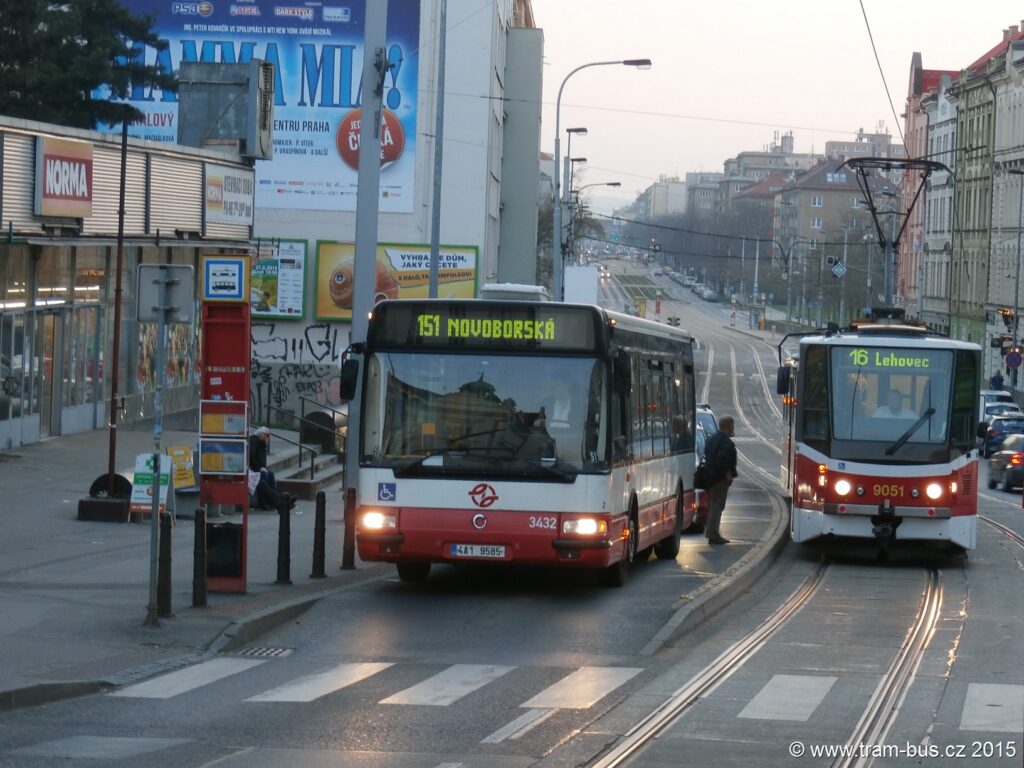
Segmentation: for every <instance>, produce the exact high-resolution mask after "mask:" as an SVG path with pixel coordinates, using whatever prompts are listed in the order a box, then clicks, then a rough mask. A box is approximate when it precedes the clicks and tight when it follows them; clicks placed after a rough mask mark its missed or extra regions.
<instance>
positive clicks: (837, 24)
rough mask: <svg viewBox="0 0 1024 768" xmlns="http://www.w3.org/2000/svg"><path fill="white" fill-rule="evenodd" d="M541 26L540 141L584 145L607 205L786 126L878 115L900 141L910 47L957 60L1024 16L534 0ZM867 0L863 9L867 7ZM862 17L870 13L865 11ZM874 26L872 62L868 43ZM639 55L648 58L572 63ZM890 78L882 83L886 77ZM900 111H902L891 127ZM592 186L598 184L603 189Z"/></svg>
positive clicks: (764, 141) (856, 123) (813, 138)
mask: <svg viewBox="0 0 1024 768" xmlns="http://www.w3.org/2000/svg"><path fill="white" fill-rule="evenodd" d="M532 4H533V13H534V18H535V21H536V24H537V27H539V28H541V29H542V30H543V32H544V70H543V72H544V107H543V116H542V125H541V150H542V151H544V152H552V151H553V150H554V137H555V111H556V109H555V105H556V102H557V97H558V90H559V86H561V85H562V83H563V82H564V83H565V86H564V89H563V91H562V100H561V109H560V128H561V131H562V137H561V150H560V151H561V155H562V156H563V157H564V155H565V153H566V134H565V129H566V128H576V127H585V128H587V135H586V136H574V137H573V139H572V146H571V150H572V154H573V155H574V156H577V157H580V156H583V157H586V158H587V163H586V166H582V165H577V166H576V167H577V170H578V171H579V170H580V169H581V168H585V170H583V173H582V181H579V180H578V181H577V182H576V186H577V187H578V186H579V185H580V184H592V183H600V182H606V181H618V182H621V184H622V187H621V188H619V189H612V188H600V187H598V188H595V189H590V190H588V191H587V192H586V193H584V194H585V195H589V200H590V202H591V205H592V208H593V209H594V210H595V212H598V213H605V214H609V213H611V209H612V207H614V206H619V205H623V204H625V203H628V202H631V201H632V200H634V199H635V198H636V195H637V194H638V193H639V192H641V191H643V190H644V189H646V188H647V187H648V186H650V185H651V184H652V183H654V182H655V181H657V180H658V177H659V176H663V175H664V176H678V177H679V178H680V180H683V178H684V176H685V174H686V173H687V172H688V171H700V170H703V171H721V170H722V163H723V162H724V161H725V160H727V159H728V158H730V157H735V156H736V155H737V154H738V153H739V152H742V151H745V150H755V151H756V150H762V149H766V148H767V147H768V146H769V145H770V144H771V143H772V142H773V141H775V139H776V135H779V136H781V135H782V134H783V133H785V132H787V131H792V133H793V137H794V145H795V146H794V149H795V151H796V152H821V151H823V150H824V148H825V142H826V141H829V140H833V139H838V140H850V139H852V138H854V137H855V135H856V132H857V130H858V129H859V128H863V129H865V130H867V131H872V132H873V131H874V130H875V129H876V128H877V126H878V125H879V124H880V123H881V124H882V125H883V131H884V130H888V132H889V133H891V134H892V136H893V140H894V141H897V142H898V141H900V130H902V128H903V123H902V119H900V118H897V117H894V115H893V112H894V110H893V108H892V107H890V104H889V99H888V98H887V96H886V83H887V84H888V88H889V93H890V94H891V96H892V103H893V105H894V106H895V113H896V115H899V114H901V113H902V112H903V109H904V107H905V104H906V96H907V86H908V81H909V75H910V60H911V56H912V55H913V54H914V52H915V51H917V52H920V53H921V56H922V63H923V65H924V67H925V68H926V69H941V70H955V71H959V70H960V69H962V68H963V67H966V66H967V65H969V64H971V63H972V62H973V61H975V60H976V59H977V58H979V57H980V56H981V55H982V54H983V53H985V52H986V51H988V50H989V49H990V48H992V47H993V46H995V45H996V44H998V43H999V42H1000V41H1001V40H1002V37H1003V30H1004V29H1006V28H1007V27H1009V26H1011V25H1014V24H1017V25H1019V24H1021V20H1022V19H1024V3H1021V2H1019V1H1017V2H1011V1H1010V0H975V2H963V0H959V1H957V0H774V2H767V1H766V0H711V1H710V2H708V1H706V0H618V1H617V2H612V0H532ZM862 8H863V11H862ZM865 15H866V16H867V23H866V22H865ZM869 25H870V30H871V35H873V37H874V42H875V46H876V48H877V51H878V59H879V61H880V62H881V72H880V70H879V65H878V63H876V60H875V54H874V52H873V50H872V44H871V37H870V36H869V33H868V26H869ZM635 58H648V59H651V61H652V67H651V68H650V69H648V70H638V69H635V68H633V67H624V66H617V65H615V66H598V67H588V68H586V69H583V70H581V71H579V72H577V73H575V74H573V75H572V76H571V77H570V78H569V79H568V80H565V78H566V76H567V75H569V73H570V72H571V71H572V70H573V69H575V68H576V67H578V66H580V65H581V64H587V63H590V62H596V61H609V60H622V59H635ZM883 74H884V78H885V82H884V83H883V78H882V76H883ZM897 121H899V124H898V125H897ZM597 193H600V194H597Z"/></svg>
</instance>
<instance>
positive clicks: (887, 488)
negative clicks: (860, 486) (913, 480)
mask: <svg viewBox="0 0 1024 768" xmlns="http://www.w3.org/2000/svg"><path fill="white" fill-rule="evenodd" d="M871 490H872V491H873V492H874V494H875V496H884V497H886V498H892V497H895V496H900V497H902V496H903V495H904V489H903V486H902V485H897V484H896V483H892V484H889V483H875V484H874V485H873V486H871Z"/></svg>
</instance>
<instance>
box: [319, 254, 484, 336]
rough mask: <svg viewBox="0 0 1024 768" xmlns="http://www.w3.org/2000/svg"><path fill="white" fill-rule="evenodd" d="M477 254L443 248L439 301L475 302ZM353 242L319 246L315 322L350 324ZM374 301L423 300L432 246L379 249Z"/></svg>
mask: <svg viewBox="0 0 1024 768" xmlns="http://www.w3.org/2000/svg"><path fill="white" fill-rule="evenodd" d="M478 256H479V253H478V250H477V248H476V246H471V245H442V246H440V248H439V250H438V262H439V263H438V273H437V275H438V281H437V282H438V297H439V298H444V299H472V298H475V297H476V291H477V261H478ZM355 260H356V246H355V243H339V242H334V241H329V240H321V241H319V242H318V243H317V244H316V317H317V319H318V320H351V319H352V293H353V291H354V289H355V276H354V273H355ZM375 272H376V273H375V275H374V290H373V302H374V304H376V303H377V302H379V301H384V300H385V299H422V298H426V297H427V295H428V293H429V288H430V246H429V245H420V244H407V243H380V244H378V245H377V261H376V271H375Z"/></svg>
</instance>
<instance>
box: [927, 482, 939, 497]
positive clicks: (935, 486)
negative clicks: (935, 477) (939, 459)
mask: <svg viewBox="0 0 1024 768" xmlns="http://www.w3.org/2000/svg"><path fill="white" fill-rule="evenodd" d="M924 495H925V496H927V497H928V498H929V499H931V500H932V501H937V500H938V499H941V498H942V485H941V484H939V483H928V485H926V486H925V488H924Z"/></svg>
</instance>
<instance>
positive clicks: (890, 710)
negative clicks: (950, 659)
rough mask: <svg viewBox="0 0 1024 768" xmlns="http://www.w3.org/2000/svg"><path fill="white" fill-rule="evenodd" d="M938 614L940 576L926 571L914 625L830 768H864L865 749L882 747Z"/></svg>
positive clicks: (867, 756)
mask: <svg viewBox="0 0 1024 768" xmlns="http://www.w3.org/2000/svg"><path fill="white" fill-rule="evenodd" d="M941 610H942V575H941V572H940V571H939V569H938V568H929V569H928V576H927V582H926V585H925V590H924V593H923V594H922V596H921V602H920V604H919V606H918V612H917V616H916V617H915V620H914V623H913V624H912V625H911V627H910V631H909V632H908V633H907V635H906V637H905V638H904V641H903V644H902V645H901V646H900V649H899V651H898V652H897V654H896V657H895V658H894V659H893V661H892V663H891V664H890V665H889V668H888V669H887V670H886V671H885V674H884V675H883V676H882V680H881V682H880V683H879V684H878V687H877V688H875V691H874V693H872V695H871V700H870V701H869V702H868V706H867V708H866V709H865V710H864V713H863V714H862V715H861V718H860V720H859V721H858V722H857V725H856V726H855V727H854V729H853V733H852V734H850V737H849V738H848V739H847V741H846V747H847V748H846V750H844V751H845V752H846V753H847V754H846V755H843V756H841V757H838V758H836V759H835V760H834V761H833V762H832V764H831V765H832V768H866V766H869V765H870V764H871V763H872V762H873V760H874V757H873V755H872V752H873V751H872V750H871V749H865V748H870V747H875V746H878V745H881V744H884V743H885V738H886V736H887V735H888V733H889V730H890V729H891V728H892V726H893V724H894V723H895V722H896V717H897V716H898V715H899V712H900V708H901V706H902V705H903V701H904V700H905V699H906V696H907V693H908V692H909V690H910V686H911V684H912V683H913V682H914V677H915V675H916V674H917V669H918V667H920V665H921V660H922V659H923V658H924V653H925V650H927V648H928V644H929V642H930V641H931V639H932V635H934V634H935V628H936V625H937V623H938V620H939V616H940V612H941Z"/></svg>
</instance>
